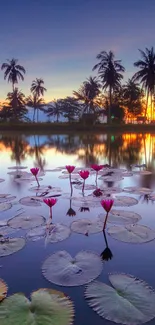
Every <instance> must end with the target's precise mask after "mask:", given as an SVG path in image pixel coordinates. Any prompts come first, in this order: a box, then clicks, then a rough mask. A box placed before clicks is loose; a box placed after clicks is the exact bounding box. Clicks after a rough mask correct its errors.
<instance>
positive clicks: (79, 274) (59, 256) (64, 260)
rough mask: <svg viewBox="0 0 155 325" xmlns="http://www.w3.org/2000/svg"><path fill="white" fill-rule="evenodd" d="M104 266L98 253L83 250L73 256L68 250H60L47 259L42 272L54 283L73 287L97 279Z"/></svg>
mask: <svg viewBox="0 0 155 325" xmlns="http://www.w3.org/2000/svg"><path fill="white" fill-rule="evenodd" d="M102 267H103V264H102V261H101V258H100V256H99V255H97V254H96V253H93V252H89V251H81V252H79V253H78V254H77V255H76V256H75V258H73V257H72V256H71V255H70V254H69V253H68V252H66V251H58V252H56V253H54V254H52V255H51V256H49V257H48V258H47V259H46V260H45V262H44V263H43V265H42V273H43V275H44V277H45V278H46V279H47V280H48V281H50V282H52V283H55V284H57V285H61V286H67V287H71V286H79V285H83V284H85V283H89V282H91V281H92V280H94V279H96V278H97V277H98V276H99V275H100V273H101V272H102Z"/></svg>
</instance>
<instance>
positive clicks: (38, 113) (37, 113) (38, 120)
mask: <svg viewBox="0 0 155 325" xmlns="http://www.w3.org/2000/svg"><path fill="white" fill-rule="evenodd" d="M38 121H39V109H38V108H37V123H38Z"/></svg>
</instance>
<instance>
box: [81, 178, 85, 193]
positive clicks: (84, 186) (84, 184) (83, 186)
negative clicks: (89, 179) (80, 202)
mask: <svg viewBox="0 0 155 325" xmlns="http://www.w3.org/2000/svg"><path fill="white" fill-rule="evenodd" d="M84 187H85V179H84V180H83V186H82V192H83V193H84Z"/></svg>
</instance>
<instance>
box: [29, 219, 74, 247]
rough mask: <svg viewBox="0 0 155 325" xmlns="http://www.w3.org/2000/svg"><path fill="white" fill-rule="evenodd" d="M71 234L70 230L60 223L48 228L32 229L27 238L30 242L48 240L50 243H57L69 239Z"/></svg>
mask: <svg viewBox="0 0 155 325" xmlns="http://www.w3.org/2000/svg"><path fill="white" fill-rule="evenodd" d="M70 234H71V231H70V229H69V228H68V227H67V226H65V225H62V224H60V223H56V224H51V225H49V226H48V227H47V226H41V227H36V228H34V229H31V230H30V231H29V232H28V233H27V235H26V238H27V239H28V240H32V241H37V240H40V239H43V238H46V239H47V241H48V243H57V242H59V241H62V240H64V239H66V238H68V237H69V236H70Z"/></svg>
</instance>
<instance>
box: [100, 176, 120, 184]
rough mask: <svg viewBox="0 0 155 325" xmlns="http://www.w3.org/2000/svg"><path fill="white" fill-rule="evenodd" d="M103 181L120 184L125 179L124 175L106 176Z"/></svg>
mask: <svg viewBox="0 0 155 325" xmlns="http://www.w3.org/2000/svg"><path fill="white" fill-rule="evenodd" d="M103 180H104V181H105V182H119V181H122V180H123V177H122V175H113V176H105V177H103Z"/></svg>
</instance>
